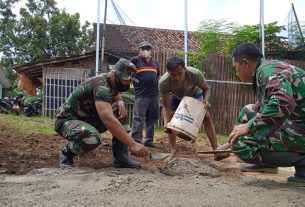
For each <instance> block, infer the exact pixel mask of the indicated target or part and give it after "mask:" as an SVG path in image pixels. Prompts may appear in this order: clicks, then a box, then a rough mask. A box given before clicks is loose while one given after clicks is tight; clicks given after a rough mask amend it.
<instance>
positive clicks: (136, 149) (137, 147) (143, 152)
mask: <svg viewBox="0 0 305 207" xmlns="http://www.w3.org/2000/svg"><path fill="white" fill-rule="evenodd" d="M129 149H130V151H131V152H133V154H134V155H135V156H137V157H145V156H147V155H148V153H149V152H148V150H147V148H146V147H144V146H143V145H141V144H139V143H137V142H134V143H133V144H132V145H131V146H129Z"/></svg>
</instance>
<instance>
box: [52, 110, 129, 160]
mask: <svg viewBox="0 0 305 207" xmlns="http://www.w3.org/2000/svg"><path fill="white" fill-rule="evenodd" d="M63 113H66V112H63ZM114 115H115V116H116V117H117V119H118V120H119V121H120V122H121V124H122V126H123V128H124V129H125V131H127V132H129V131H130V130H131V128H130V126H129V124H128V117H127V116H126V117H124V118H123V119H120V118H118V117H119V115H118V113H117V112H114ZM64 117H65V118H57V119H56V121H55V131H56V132H57V133H58V134H59V135H61V136H62V137H63V138H65V139H67V140H69V142H68V145H69V147H70V149H71V151H72V152H73V153H74V154H77V155H81V154H83V153H85V152H88V151H91V150H94V149H95V148H97V147H98V146H99V145H100V144H101V139H102V138H101V135H100V133H102V132H105V131H107V129H106V127H105V126H96V127H94V126H93V125H91V124H89V123H87V122H86V121H83V120H79V119H77V118H76V117H73V116H72V115H71V114H68V113H67V114H65V115H64Z"/></svg>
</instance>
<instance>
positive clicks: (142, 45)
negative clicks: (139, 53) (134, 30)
mask: <svg viewBox="0 0 305 207" xmlns="http://www.w3.org/2000/svg"><path fill="white" fill-rule="evenodd" d="M142 47H150V48H153V46H152V44H151V43H150V42H148V41H143V42H140V44H139V48H142Z"/></svg>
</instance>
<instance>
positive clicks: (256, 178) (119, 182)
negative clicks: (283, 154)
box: [0, 123, 305, 207]
mask: <svg viewBox="0 0 305 207" xmlns="http://www.w3.org/2000/svg"><path fill="white" fill-rule="evenodd" d="M0 132H1V133H0V147H1V150H0V206H1V207H2V206H14V207H15V206H110V207H111V206H151V207H153V206H225V207H229V206H254V207H256V206H257V207H261V206H274V207H290V206H291V207H292V206H293V207H295V206H297V207H301V206H305V204H304V203H305V188H296V187H290V186H287V185H286V179H287V177H289V176H291V175H293V172H294V171H293V168H280V171H279V174H259V173H242V172H240V171H239V169H238V160H237V158H236V157H235V156H231V157H230V158H228V159H225V160H223V161H220V162H216V161H214V160H213V156H211V155H204V156H203V155H200V156H199V155H197V154H196V152H195V151H194V149H193V147H192V146H191V144H190V143H188V142H186V141H179V142H178V144H177V147H178V152H179V154H178V156H177V158H176V159H174V160H172V161H170V162H169V163H164V162H163V161H162V160H153V159H151V158H150V157H149V156H148V157H145V158H135V157H134V159H137V160H139V161H140V162H141V164H142V169H116V168H113V167H111V162H112V152H111V139H110V136H109V135H107V136H108V137H105V136H103V137H104V139H103V143H102V145H101V146H100V147H99V148H98V149H97V150H95V151H93V152H92V153H88V154H87V155H86V156H84V157H80V158H76V159H75V162H76V167H75V168H74V169H66V170H63V169H59V168H58V152H59V150H60V148H61V147H62V146H63V144H64V143H65V140H63V139H62V138H60V137H59V136H58V135H55V134H54V135H52V136H46V135H39V134H32V135H24V134H23V133H20V132H18V131H16V130H15V129H11V128H10V127H8V126H3V125H1V123H0ZM165 141H166V139H165V138H164V142H165ZM151 151H152V153H160V152H169V151H168V147H167V144H166V143H163V142H162V143H161V146H160V148H158V149H151Z"/></svg>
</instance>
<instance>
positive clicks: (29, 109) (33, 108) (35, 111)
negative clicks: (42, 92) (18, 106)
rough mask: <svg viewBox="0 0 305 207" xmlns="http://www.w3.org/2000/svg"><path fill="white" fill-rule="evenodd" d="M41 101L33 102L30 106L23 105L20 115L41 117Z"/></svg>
mask: <svg viewBox="0 0 305 207" xmlns="http://www.w3.org/2000/svg"><path fill="white" fill-rule="evenodd" d="M41 102H42V101H40V100H39V101H35V102H34V103H32V104H28V105H25V106H24V107H23V109H22V114H24V115H26V116H39V115H41V109H42V105H41Z"/></svg>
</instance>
